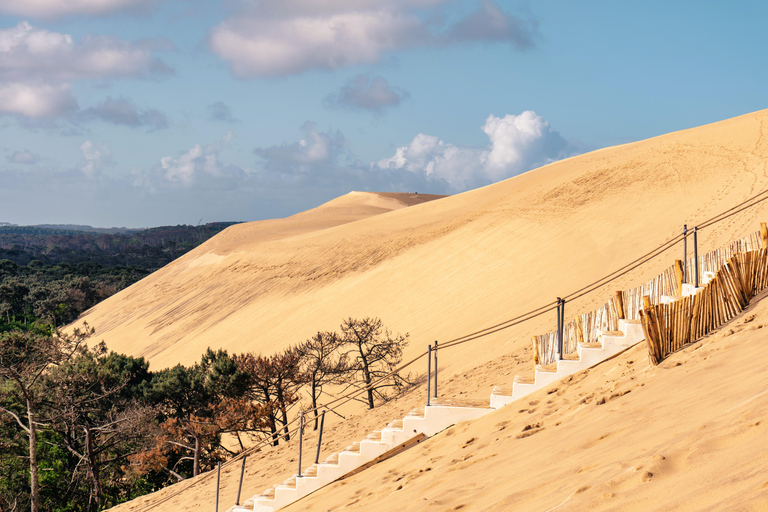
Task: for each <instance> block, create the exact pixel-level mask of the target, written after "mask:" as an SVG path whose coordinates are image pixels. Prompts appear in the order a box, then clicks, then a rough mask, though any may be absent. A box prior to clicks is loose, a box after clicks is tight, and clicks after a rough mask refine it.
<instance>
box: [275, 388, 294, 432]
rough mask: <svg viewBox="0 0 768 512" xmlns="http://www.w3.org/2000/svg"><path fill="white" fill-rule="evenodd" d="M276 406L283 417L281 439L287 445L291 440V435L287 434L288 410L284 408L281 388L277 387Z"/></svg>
mask: <svg viewBox="0 0 768 512" xmlns="http://www.w3.org/2000/svg"><path fill="white" fill-rule="evenodd" d="M277 405H278V406H279V407H280V413H281V416H282V417H283V439H284V440H285V442H286V443H287V442H288V441H290V440H291V435H290V434H289V433H288V409H286V407H285V399H284V398H283V389H282V386H278V387H277Z"/></svg>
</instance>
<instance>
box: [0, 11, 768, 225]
mask: <svg viewBox="0 0 768 512" xmlns="http://www.w3.org/2000/svg"><path fill="white" fill-rule="evenodd" d="M766 22H768V3H766V2H758V1H753V2H737V3H729V4H727V5H726V4H725V3H723V2H714V1H712V2H707V1H697V2H662V1H658V2H642V3H640V2H636V3H630V2H615V1H585V2H566V1H547V0H542V1H539V2H528V3H525V2H502V1H498V0H497V1H495V2H493V1H475V0H281V1H277V0H269V1H264V0H222V1H214V0H24V1H23V2H20V1H18V0H0V222H12V223H16V224H38V223H73V224H91V225H94V226H102V227H108V226H129V227H141V226H157V225H165V224H196V223H198V222H199V221H200V220H201V219H202V221H203V222H213V221H220V220H221V221H228V220H246V221H247V220H259V219H265V218H274V217H283V216H286V215H290V214H293V213H296V212H298V211H302V210H305V209H307V208H311V207H314V206H316V205H318V204H320V203H322V202H325V201H327V200H329V199H332V198H333V197H337V196H339V195H343V194H345V193H347V192H349V191H350V190H373V191H418V192H423V193H427V192H431V193H458V192H462V191H464V190H467V189H471V188H475V187H477V186H482V185H486V184H488V183H492V182H496V181H499V180H501V179H505V178H508V177H510V176H514V175H515V174H519V173H520V172H524V171H526V170H529V169H531V168H534V167H537V166H540V165H542V164H546V163H548V162H551V161H554V160H558V159H561V158H564V157H568V156H572V155H575V154H578V153H582V152H585V151H590V150H592V149H597V148H601V147H605V146H611V145H616V144H622V143H626V142H631V141H635V140H641V139H645V138H648V137H652V136H655V135H661V134H663V133H667V132H670V131H674V130H679V129H685V128H690V127H694V126H698V125H701V124H706V123H710V122H715V121H718V120H721V119H726V118H729V117H733V116H736V115H740V114H745V113H748V112H752V111H755V110H760V109H763V108H766V107H767V106H768V105H766V91H768V88H767V87H766V83H768V62H766V61H768V52H767V51H766V50H767V49H768V35H767V34H768V31H766V30H765V25H766Z"/></svg>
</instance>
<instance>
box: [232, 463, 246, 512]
mask: <svg viewBox="0 0 768 512" xmlns="http://www.w3.org/2000/svg"><path fill="white" fill-rule="evenodd" d="M247 458H248V456H247V455H243V465H242V466H241V467H240V484H239V485H238V486H237V501H235V505H237V506H240V491H242V490H243V475H245V460H246V459H247Z"/></svg>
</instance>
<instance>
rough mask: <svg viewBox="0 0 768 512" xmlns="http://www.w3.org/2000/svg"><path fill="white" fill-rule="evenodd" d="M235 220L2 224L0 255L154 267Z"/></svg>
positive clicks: (23, 260) (26, 260)
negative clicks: (118, 226) (128, 227)
mask: <svg viewBox="0 0 768 512" xmlns="http://www.w3.org/2000/svg"><path fill="white" fill-rule="evenodd" d="M234 224H237V223H236V222H212V223H209V224H203V225H200V226H189V225H179V226H161V227H156V228H149V229H142V230H133V231H126V232H121V233H103V232H89V231H80V230H66V229H54V228H44V227H39V226H0V259H7V260H9V261H12V262H14V263H16V264H17V265H29V264H30V263H33V262H36V264H37V265H55V264H57V263H62V262H68V263H73V264H77V263H82V262H88V263H97V264H99V265H102V266H104V267H110V266H118V265H121V266H136V267H142V268H147V269H152V270H156V269H158V268H160V267H162V266H164V265H167V264H168V263H170V262H171V261H173V260H174V259H176V258H178V257H179V256H181V255H183V254H184V253H186V252H187V251H189V250H190V249H193V248H195V247H197V246H198V245H200V244H201V243H203V242H205V241H206V240H208V239H209V238H211V237H212V236H214V235H215V234H217V233H219V232H221V231H223V230H224V229H226V228H227V227H229V226H232V225H234Z"/></svg>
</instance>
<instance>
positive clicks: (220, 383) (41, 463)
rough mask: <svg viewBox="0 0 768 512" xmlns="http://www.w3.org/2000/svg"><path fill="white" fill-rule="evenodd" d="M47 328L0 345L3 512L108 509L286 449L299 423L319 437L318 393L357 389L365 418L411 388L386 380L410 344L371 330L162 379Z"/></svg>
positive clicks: (78, 333)
mask: <svg viewBox="0 0 768 512" xmlns="http://www.w3.org/2000/svg"><path fill="white" fill-rule="evenodd" d="M52 329H53V328H52V327H51V326H50V325H45V326H43V325H39V324H38V325H36V326H35V327H34V328H31V329H28V330H26V331H25V330H21V329H13V330H9V331H7V332H5V333H2V334H0V511H4V512H5V511H21V510H32V511H33V512H37V511H57V512H58V511H61V512H64V511H98V510H104V509H106V508H110V507H112V506H114V505H117V504H119V503H122V502H124V501H127V500H130V499H133V498H135V497H138V496H141V495H143V494H147V493H149V492H153V491H156V490H158V489H160V488H162V487H164V486H166V485H170V484H172V483H175V482H177V481H180V480H183V479H185V478H189V477H193V476H196V475H198V474H200V473H201V472H202V471H207V470H210V469H212V468H213V467H215V465H216V463H218V462H220V461H225V460H227V459H228V458H230V457H232V456H235V455H237V454H238V453H239V452H240V451H242V450H244V449H246V448H247V447H249V446H253V445H254V444H255V443H258V442H259V441H261V442H266V443H267V444H271V445H274V446H277V445H279V444H280V443H281V442H287V441H289V440H290V437H291V431H290V429H289V425H290V423H291V422H292V420H293V419H294V418H295V417H296V416H297V415H298V412H299V411H302V412H304V413H305V417H307V418H314V428H317V418H318V411H319V410H320V406H321V402H322V396H323V393H324V392H326V390H325V389H326V388H327V386H330V385H338V386H342V387H341V388H340V389H342V390H344V387H343V386H347V388H349V387H354V388H356V389H361V390H364V391H365V395H364V399H362V400H361V401H362V402H363V403H364V404H365V405H367V406H368V407H369V408H373V407H375V406H376V404H377V403H381V402H382V401H386V400H387V399H389V398H390V397H391V396H392V393H391V391H389V390H394V391H395V392H399V391H402V390H403V389H404V388H405V387H406V386H409V385H410V384H411V382H410V377H409V376H401V375H400V374H398V373H397V372H393V370H396V368H397V366H398V365H399V363H400V362H401V360H402V353H403V349H404V348H405V346H406V345H407V343H408V334H402V335H401V334H393V333H391V332H390V331H389V330H387V329H386V328H385V327H384V326H383V324H382V322H381V320H379V319H377V318H363V319H353V318H348V319H346V320H344V321H343V322H342V324H341V326H340V331H339V332H318V333H317V334H316V335H314V336H312V337H311V338H309V339H307V340H305V341H304V342H301V343H298V344H295V345H291V346H290V347H289V348H287V349H285V350H284V351H282V352H279V353H277V354H272V355H268V356H265V355H262V354H257V353H252V352H249V353H242V354H229V353H228V352H227V351H225V350H213V349H210V348H209V349H208V350H207V351H206V352H205V353H204V354H202V356H201V358H200V361H199V362H198V363H196V364H194V365H192V366H183V365H176V366H174V367H172V368H166V369H162V370H159V371H152V370H150V368H149V363H148V362H147V361H146V360H144V359H143V358H141V357H138V358H137V357H131V356H127V355H124V354H118V353H115V352H111V351H109V350H108V349H107V347H106V346H105V345H104V343H103V342H102V343H94V342H93V341H94V340H90V341H89V338H90V337H91V336H92V334H93V328H92V327H90V326H88V325H87V324H83V325H81V326H80V327H78V328H77V329H75V330H74V331H73V332H71V333H68V334H65V333H63V332H59V331H55V330H52ZM225 436H228V437H229V440H230V442H229V443H225V442H223V440H224V438H225Z"/></svg>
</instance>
